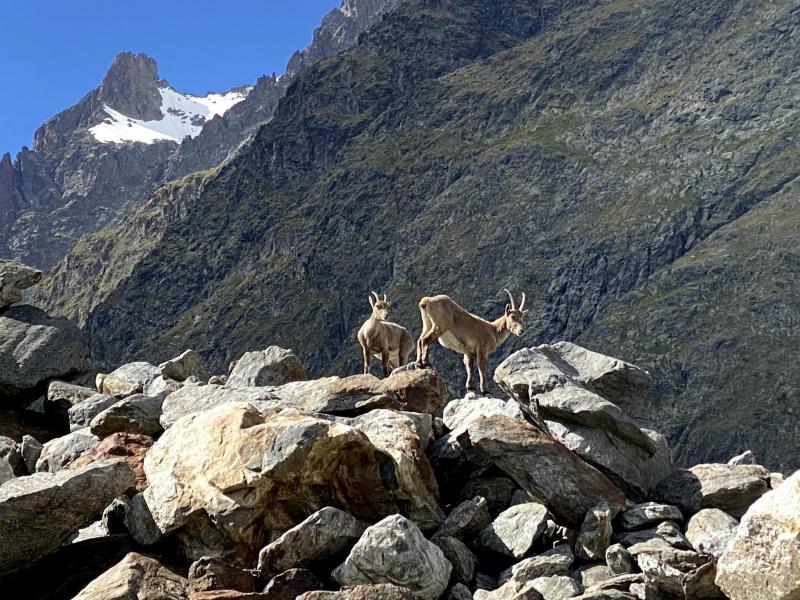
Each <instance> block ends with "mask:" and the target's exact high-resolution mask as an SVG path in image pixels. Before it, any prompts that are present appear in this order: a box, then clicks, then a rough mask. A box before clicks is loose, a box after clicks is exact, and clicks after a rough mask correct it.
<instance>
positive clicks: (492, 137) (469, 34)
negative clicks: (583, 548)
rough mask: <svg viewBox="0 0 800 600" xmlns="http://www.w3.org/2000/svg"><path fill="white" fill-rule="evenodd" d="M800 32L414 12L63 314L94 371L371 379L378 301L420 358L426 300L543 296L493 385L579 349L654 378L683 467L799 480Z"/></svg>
mask: <svg viewBox="0 0 800 600" xmlns="http://www.w3.org/2000/svg"><path fill="white" fill-rule="evenodd" d="M798 28H800V24H798V15H797V13H796V12H793V11H792V7H791V5H790V4H789V3H776V4H753V3H749V2H745V1H744V0H741V1H734V2H730V1H727V0H713V1H711V2H707V1H700V0H691V1H690V2H683V3H678V4H676V3H674V2H667V1H665V0H648V2H646V3H643V4H642V3H635V2H627V1H623V2H619V3H615V4H614V5H613V10H612V8H611V7H609V5H608V4H607V3H604V2H600V1H590V2H559V3H552V2H544V3H537V4H535V5H532V4H530V3H524V2H512V3H511V4H505V5H504V7H503V9H502V10H496V3H491V2H484V1H482V0H480V1H479V0H469V1H467V2H455V1H449V0H448V1H444V2H440V3H438V4H437V5H436V6H435V7H432V6H429V5H428V4H426V3H423V2H410V3H408V4H401V5H400V6H399V7H398V8H397V9H396V10H395V11H394V12H393V13H391V15H389V16H388V17H387V18H385V19H384V20H383V22H382V23H380V24H377V25H375V26H374V27H373V28H372V29H371V30H370V31H369V32H367V33H366V34H364V35H363V36H362V37H361V41H360V42H359V44H358V45H357V47H355V48H353V49H351V50H349V51H347V52H345V53H343V54H341V55H339V56H337V57H335V58H333V59H331V60H328V61H324V62H323V63H319V64H318V65H316V66H315V67H313V68H311V69H309V70H308V71H307V72H306V73H305V74H304V75H303V76H302V77H300V78H299V79H298V80H297V81H296V82H295V83H294V84H293V85H292V86H291V87H290V90H289V91H288V94H287V96H286V97H285V99H284V100H283V101H282V102H281V104H280V107H279V109H278V110H277V112H276V113H275V117H274V119H273V120H272V121H271V122H270V123H269V124H268V125H266V126H264V127H262V128H260V129H259V130H258V132H257V133H256V134H255V135H254V136H253V138H252V140H251V141H250V142H248V144H247V145H246V146H245V147H244V148H242V150H241V151H240V153H239V154H238V155H237V157H236V158H234V159H233V160H232V161H230V162H229V163H227V164H226V165H225V166H224V167H223V168H221V169H219V170H217V171H214V172H212V173H206V174H204V175H198V176H194V177H190V178H188V179H187V180H185V181H182V182H181V183H180V184H179V185H175V186H170V187H168V188H163V189H160V190H158V191H157V192H156V193H154V194H153V195H152V196H150V197H149V199H148V200H147V201H146V202H145V203H144V204H142V205H141V207H140V208H139V209H137V210H136V211H134V212H133V213H132V214H131V215H130V216H129V217H127V220H126V221H125V222H124V223H123V224H121V225H120V227H119V228H115V229H113V230H109V231H108V232H107V233H105V234H104V235H102V236H96V237H92V238H90V239H87V240H84V241H83V242H82V243H81V244H80V246H79V247H77V248H76V249H75V250H74V251H73V252H72V253H71V254H70V255H69V257H68V258H67V259H66V260H65V262H64V263H63V264H62V265H60V266H59V267H58V268H57V269H56V270H55V272H54V273H53V275H52V277H51V278H50V279H49V280H48V281H47V282H45V285H44V286H43V290H42V292H41V294H42V297H46V298H47V303H48V305H49V306H52V307H58V310H60V311H61V312H63V313H64V314H70V315H73V316H75V317H76V318H79V319H80V321H81V323H82V324H83V325H84V326H85V328H86V329H87V330H88V331H89V332H91V333H92V339H93V355H94V356H95V358H97V359H98V360H100V361H109V362H112V363H115V364H119V363H120V362H123V361H124V360H127V359H129V358H132V357H134V356H135V357H148V358H149V359H150V360H160V359H166V358H169V356H172V355H174V354H175V353H176V352H179V351H181V350H183V349H184V348H186V347H193V348H195V349H197V350H198V351H199V352H201V353H202V354H203V355H204V357H205V358H207V359H208V360H209V364H210V366H212V367H214V369H215V370H217V371H218V372H221V367H222V366H224V365H227V363H228V362H229V361H230V360H232V359H233V358H236V357H238V356H240V355H241V354H242V353H243V352H244V351H246V350H250V349H253V348H263V347H265V346H266V345H268V344H273V343H277V344H280V345H282V346H284V347H292V348H294V349H295V351H296V352H297V354H298V356H300V357H302V359H303V361H304V363H305V364H306V366H307V367H308V369H309V375H310V376H312V377H315V376H317V375H320V374H322V373H332V372H337V373H342V372H352V373H355V372H357V370H358V362H357V361H358V351H357V347H356V345H355V344H354V339H353V338H354V333H355V331H356V329H357V327H358V325H359V324H360V322H361V321H362V319H363V316H364V314H363V295H364V291H365V290H368V289H370V288H380V289H382V290H386V291H387V293H389V294H390V295H391V296H392V297H393V298H395V299H396V301H395V307H396V316H397V319H398V321H399V322H401V323H403V324H407V325H409V326H410V329H411V330H412V332H413V333H419V327H418V325H415V324H417V323H419V317H418V314H417V309H416V304H417V302H418V300H419V297H421V296H422V295H426V294H429V293H433V292H434V291H446V292H447V293H449V294H450V295H451V296H452V297H453V298H454V299H456V300H457V301H458V302H459V303H460V304H462V305H463V306H465V307H468V308H470V309H471V310H473V311H475V312H477V313H478V314H480V315H481V316H484V317H496V316H499V315H500V314H501V313H502V309H503V306H504V303H505V298H504V297H503V296H502V293H501V291H500V290H502V288H503V287H511V288H513V289H514V290H527V292H528V297H529V298H530V300H529V301H528V304H529V305H530V308H531V310H532V312H531V313H530V315H529V316H528V319H527V323H528V333H526V334H525V336H524V338H522V339H516V338H511V339H509V340H508V341H507V342H506V343H505V345H504V346H503V347H502V348H501V349H500V351H499V352H498V353H497V355H496V356H495V357H494V358H493V363H492V365H494V364H497V362H499V361H500V360H501V359H502V358H503V357H504V356H505V355H507V354H509V353H510V352H512V351H514V350H516V349H519V348H520V347H527V346H531V345H533V344H535V343H537V342H548V341H551V340H553V339H562V338H563V339H571V340H577V341H579V342H581V343H582V344H583V345H586V346H588V347H590V348H592V349H596V350H598V351H602V352H606V353H610V354H613V355H614V356H620V357H621V358H623V359H625V360H628V361H631V362H634V363H636V364H639V365H641V366H643V367H644V368H646V369H647V370H648V371H649V372H650V373H651V375H652V376H653V377H654V379H655V381H657V384H656V385H655V387H654V390H653V393H652V394H651V396H650V398H649V399H648V400H647V401H646V403H644V404H643V405H642V406H641V412H640V414H636V415H631V416H633V417H640V418H644V419H646V420H647V423H646V424H647V425H648V426H650V427H652V428H654V429H657V430H659V431H662V432H664V433H665V434H666V435H667V436H668V438H669V439H670V440H671V441H672V442H673V443H674V444H675V457H676V460H677V461H678V462H679V463H682V464H685V465H688V464H693V463H695V462H698V461H699V460H703V461H708V462H714V461H726V460H727V459H728V458H729V457H730V456H732V455H734V454H737V453H739V452H741V451H742V450H744V449H745V448H752V449H753V450H754V451H756V453H757V455H758V456H759V457H760V460H761V461H762V462H764V463H765V464H766V465H767V466H769V467H770V468H773V469H775V468H779V467H781V468H784V469H788V468H791V467H793V466H794V467H796V466H798V465H796V464H791V465H790V464H788V463H789V461H795V460H796V458H792V457H793V456H796V453H793V452H790V450H791V448H790V446H789V445H788V442H787V440H789V439H793V438H794V436H795V434H796V433H797V432H796V431H794V429H793V427H794V426H793V425H790V424H787V422H786V420H785V419H784V418H783V415H784V414H785V410H784V409H785V406H787V405H792V402H793V398H795V396H796V393H797V392H796V390H797V389H800V379H798V377H800V375H798V372H797V370H796V369H794V368H792V367H791V366H790V365H794V364H796V363H797V360H798V358H800V357H798V354H797V352H798V350H797V349H798V348H800V344H797V328H796V326H795V324H796V317H795V315H796V314H797V313H798V310H800V306H798V298H800V294H797V293H796V292H797V289H800V279H798V277H800V276H798V270H797V269H796V268H793V267H794V266H795V265H796V264H797V256H798V253H799V252H800V247H798V241H797V235H796V231H797V227H798V223H799V222H800V221H799V220H800V208H798V204H797V202H796V197H797V193H798V184H797V179H796V177H797V175H798V174H800V172H798V167H797V165H798V164H800V161H798V160H796V159H797V158H798V149H797V145H796V144H792V143H791V141H789V140H791V139H792V136H793V135H794V132H795V131H796V130H797V126H798V122H797V119H798V116H797V114H796V113H795V112H793V110H792V109H789V108H787V107H789V106H792V105H793V102H794V99H795V98H796V97H797V95H798V90H797V85H798V84H797V82H796V80H795V79H793V77H792V74H793V73H795V72H796V70H797V63H798V59H797V56H796V53H795V52H794V49H793V47H792V45H791V44H785V43H782V42H781V40H782V39H783V37H784V36H790V35H796V34H798ZM774 82H780V85H775V84H774ZM376 199H380V201H379V202H376V201H375V200H376ZM487 207H488V208H487ZM212 214H213V215H217V216H221V215H224V218H213V219H208V218H206V217H205V215H212ZM456 214H457V215H458V218H454V216H453V215H456ZM387 224H391V225H387ZM443 224H444V225H443ZM308 231H314V232H315V235H314V236H309V235H308ZM188 247H191V248H192V249H193V251H192V252H191V253H187V252H186V248H188ZM100 256H102V257H107V258H103V260H102V261H101V260H98V258H97V257H100ZM198 273H203V276H202V277H197V274H198ZM775 273H781V274H782V275H781V277H776V276H774V274H775ZM145 291H146V293H145ZM298 298H303V302H297V299H298ZM298 323H300V324H301V325H300V326H297V325H294V324H298ZM289 324H293V325H291V326H289ZM415 329H416V331H414V330H415ZM222 340H225V343H224V344H222V343H220V342H221V341H222ZM620 349H621V350H620ZM432 361H433V363H434V364H435V365H436V366H437V367H439V369H440V371H442V372H452V373H458V370H457V369H458V368H459V366H460V358H459V357H458V356H456V355H455V353H451V352H446V351H444V350H443V349H441V348H438V347H437V348H435V349H434V351H433V353H432ZM492 365H490V368H491V366H492ZM458 383H459V385H460V377H459V382H458ZM754 406H755V407H757V410H756V411H755V412H754V411H753V408H752V407H754ZM787 428H788V429H787Z"/></svg>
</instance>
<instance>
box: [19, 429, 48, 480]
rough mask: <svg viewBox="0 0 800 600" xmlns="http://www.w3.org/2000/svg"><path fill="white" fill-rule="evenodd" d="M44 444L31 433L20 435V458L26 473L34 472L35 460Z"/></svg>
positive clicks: (37, 458)
mask: <svg viewBox="0 0 800 600" xmlns="http://www.w3.org/2000/svg"><path fill="white" fill-rule="evenodd" d="M43 449H44V446H43V445H42V444H41V443H40V442H39V440H37V439H36V438H35V437H33V436H32V435H23V436H22V448H21V451H22V460H23V461H24V462H25V468H26V470H27V471H28V473H31V474H32V473H35V472H36V461H38V460H39V457H40V456H41V454H42V450H43Z"/></svg>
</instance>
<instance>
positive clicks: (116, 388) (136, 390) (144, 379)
mask: <svg viewBox="0 0 800 600" xmlns="http://www.w3.org/2000/svg"><path fill="white" fill-rule="evenodd" d="M159 375H161V371H160V369H159V368H158V367H156V366H154V365H151V364H150V363H147V362H132V363H128V364H125V365H122V366H121V367H119V368H117V369H115V370H114V371H112V372H111V373H109V374H108V375H106V377H105V379H103V384H102V388H103V389H101V390H99V391H100V392H102V393H104V394H108V395H109V396H116V397H117V398H125V397H127V396H132V395H133V394H141V393H142V392H144V389H145V388H146V387H147V386H148V385H149V383H150V382H151V381H153V380H154V379H155V378H156V377H158V376H159Z"/></svg>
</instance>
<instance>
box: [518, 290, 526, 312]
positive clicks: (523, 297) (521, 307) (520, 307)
mask: <svg viewBox="0 0 800 600" xmlns="http://www.w3.org/2000/svg"><path fill="white" fill-rule="evenodd" d="M523 308H525V292H522V302H520V303H519V309H520V310H522V309H523Z"/></svg>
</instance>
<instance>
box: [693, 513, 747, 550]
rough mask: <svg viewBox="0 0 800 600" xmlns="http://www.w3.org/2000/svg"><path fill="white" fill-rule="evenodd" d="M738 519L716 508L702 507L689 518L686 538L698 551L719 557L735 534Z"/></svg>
mask: <svg viewBox="0 0 800 600" xmlns="http://www.w3.org/2000/svg"><path fill="white" fill-rule="evenodd" d="M738 527H739V521H737V520H736V519H734V518H733V517H732V516H730V515H729V514H727V513H725V512H722V511H721V510H719V509H718V508H704V509H703V510H701V511H700V512H698V513H697V514H695V515H693V516H692V518H691V519H689V523H688V524H687V526H686V539H687V540H688V541H689V543H690V544H691V545H692V546H693V547H694V548H695V549H696V550H697V551H698V552H703V553H705V554H711V555H712V556H714V557H716V558H719V557H720V555H721V554H722V552H723V551H724V550H725V547H726V546H727V545H728V542H729V541H730V540H731V538H732V537H733V536H734V535H735V534H736V530H737V528H738Z"/></svg>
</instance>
